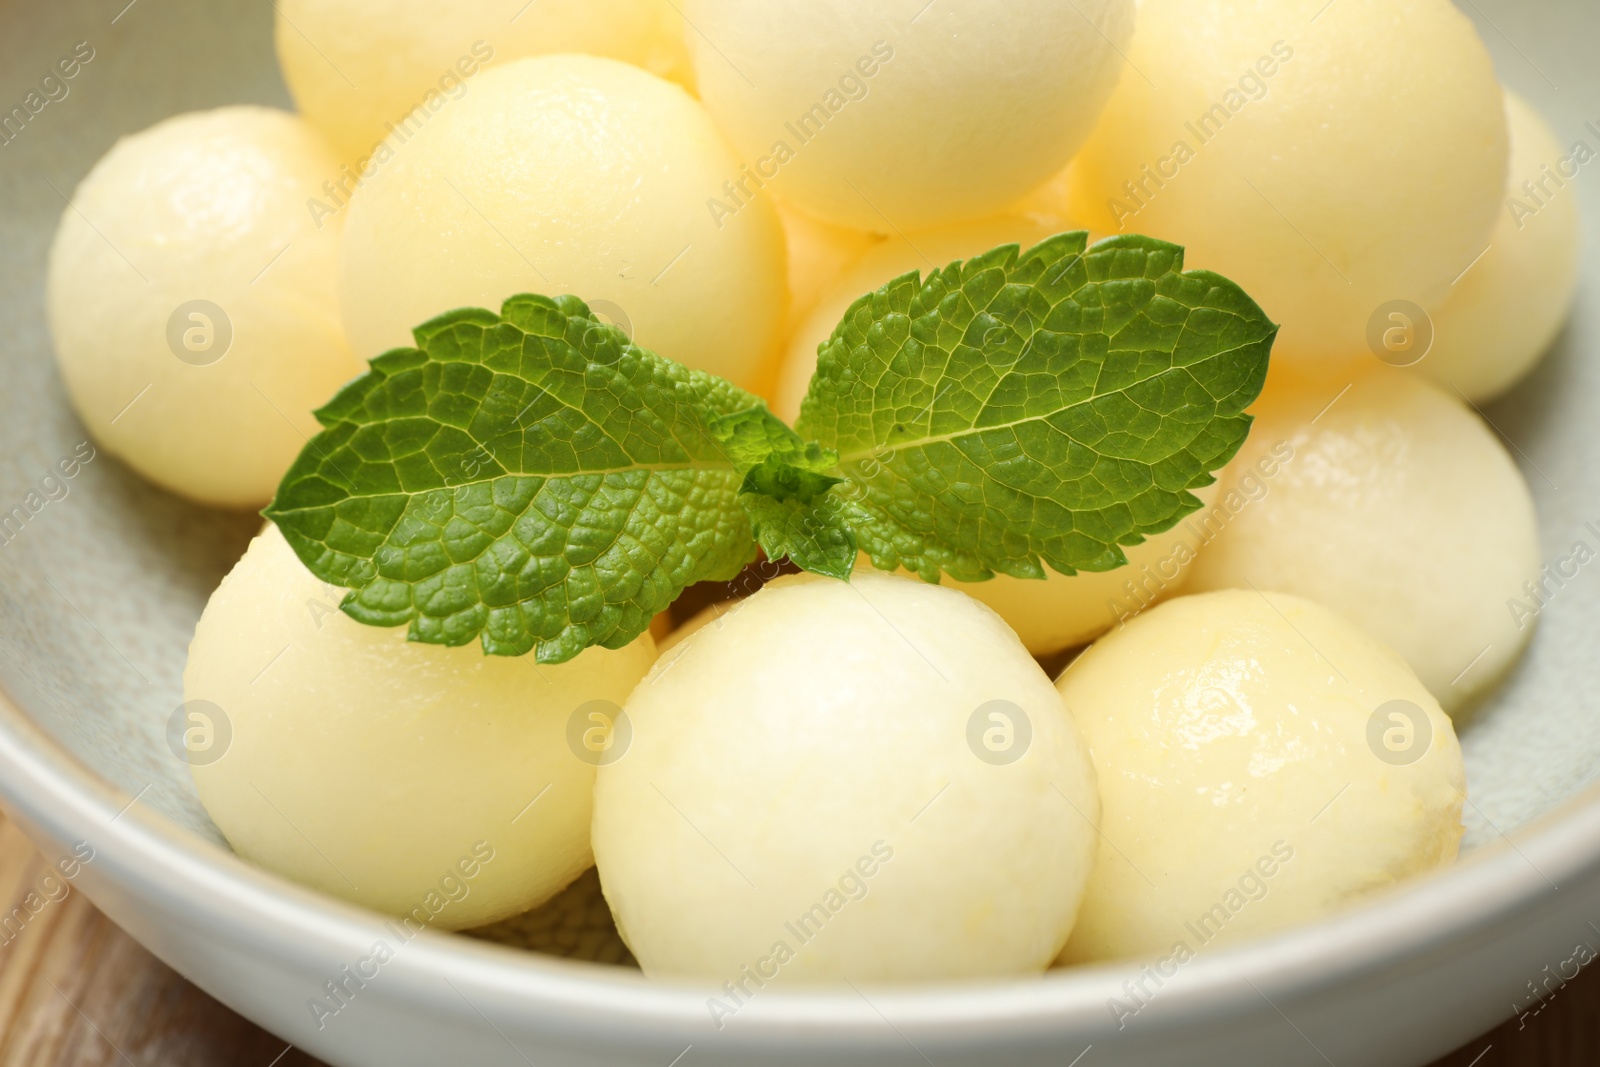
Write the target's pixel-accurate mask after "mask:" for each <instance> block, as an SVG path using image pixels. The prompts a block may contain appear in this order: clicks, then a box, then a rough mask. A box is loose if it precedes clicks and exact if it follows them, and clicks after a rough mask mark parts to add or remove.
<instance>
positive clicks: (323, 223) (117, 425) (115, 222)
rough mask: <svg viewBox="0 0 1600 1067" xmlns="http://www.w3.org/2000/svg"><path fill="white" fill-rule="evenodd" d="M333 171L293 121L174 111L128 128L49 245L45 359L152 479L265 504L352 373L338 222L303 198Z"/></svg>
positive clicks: (106, 434)
mask: <svg viewBox="0 0 1600 1067" xmlns="http://www.w3.org/2000/svg"><path fill="white" fill-rule="evenodd" d="M337 170H338V164H337V162H336V161H335V160H334V158H333V156H332V154H331V153H330V152H329V151H328V149H327V147H326V146H325V145H324V143H323V141H322V139H321V138H320V137H318V136H317V135H316V133H315V132H313V131H312V129H311V128H310V127H309V126H307V125H306V124H305V123H304V122H302V121H301V120H300V119H298V118H296V117H295V116H293V115H290V114H287V113H285V112H282V111H274V110H271V109H268V108H259V107H227V108H220V109H218V110H216V111H202V112H195V113H193V114H188V115H180V116H178V117H176V118H172V119H168V120H166V121H165V122H161V123H158V124H157V125H155V126H152V127H151V128H150V129H148V130H145V131H144V132H142V133H138V134H135V135H133V136H131V137H125V138H123V139H122V140H120V141H118V142H117V144H116V145H115V146H114V147H113V148H112V149H111V151H110V152H108V153H107V154H106V156H105V158H103V159H102V160H100V162H99V163H97V164H96V165H95V167H94V169H93V170H91V171H90V172H89V175H88V177H86V178H84V180H83V182H82V184H80V185H79V186H78V189H77V192H76V193H75V194H74V195H73V198H72V204H71V206H70V207H68V208H67V210H66V211H65V212H64V213H63V214H62V216H61V226H60V228H59V229H57V231H56V237H55V243H54V245H53V246H52V247H51V249H50V265H49V276H48V281H47V283H46V303H47V306H48V310H49V316H50V332H51V334H52V335H53V337H54V339H55V350H56V360H57V362H58V363H59V364H60V367H61V376H62V378H63V379H64V380H65V382H66V386H67V393H68V395H69V396H70V397H71V399H72V404H73V407H75V408H76V409H77V412H78V416H79V417H80V418H81V419H83V421H84V423H85V425H86V426H87V427H88V429H89V432H90V433H91V434H93V435H94V438H95V440H97V441H98V442H100V444H101V445H102V446H103V447H104V448H105V449H106V451H107V452H110V453H111V454H112V455H115V456H117V457H118V458H120V459H121V460H123V461H124V462H125V463H127V464H128V465H129V466H131V467H132V468H133V469H134V470H136V471H138V472H139V473H140V474H142V475H144V476H145V477H146V478H149V479H150V480H151V481H153V482H155V483H157V484H158V485H161V486H162V487H164V488H167V489H170V490H172V491H174V492H177V493H181V494H183V495H184V496H187V497H191V498H193V499H195V500H199V501H202V502H205V503H208V504H219V505H223V506H226V507H253V506H259V505H261V504H265V503H266V502H267V501H268V500H270V499H271V497H272V494H273V491H274V490H275V489H276V488H277V485H278V479H279V478H281V477H282V476H283V472H284V471H285V470H287V469H288V468H289V464H290V463H292V462H293V461H294V458H295V456H296V455H298V454H299V452H300V450H301V449H302V448H303V447H305V441H306V437H307V436H308V435H309V434H312V433H315V432H316V431H317V429H318V426H317V421H316V420H315V419H314V418H312V416H311V412H312V410H313V409H315V408H317V407H320V406H321V405H322V404H324V403H325V402H326V401H327V400H328V399H330V398H331V397H332V396H333V394H334V393H335V392H336V391H337V390H338V388H339V386H340V385H342V384H343V383H344V382H346V381H348V380H349V379H351V378H353V377H355V376H356V375H357V374H359V373H361V370H362V369H363V367H362V364H361V362H360V361H359V360H357V359H356V358H355V356H353V355H352V354H351V351H350V347H349V346H348V345H347V344H346V343H345V338H344V331H343V329H342V328H341V326H340V322H339V307H338V302H337V298H336V295H335V294H336V290H337V285H336V277H337V259H338V241H339V233H340V226H339V220H338V219H322V220H320V221H319V220H318V219H317V218H316V216H314V215H313V214H312V213H311V212H310V211H308V210H307V207H306V202H307V200H308V199H309V198H310V197H312V196H314V195H315V194H316V192H317V190H318V189H319V188H320V187H321V185H322V183H323V182H324V181H326V180H328V179H329V178H330V177H333V176H334V175H335V174H336V173H337Z"/></svg>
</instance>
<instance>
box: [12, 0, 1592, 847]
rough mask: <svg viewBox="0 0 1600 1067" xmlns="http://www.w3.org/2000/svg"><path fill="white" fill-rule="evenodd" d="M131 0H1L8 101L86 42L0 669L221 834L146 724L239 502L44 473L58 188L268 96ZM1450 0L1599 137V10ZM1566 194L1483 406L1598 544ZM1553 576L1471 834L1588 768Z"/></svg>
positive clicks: (1553, 538) (1588, 376) (15, 354)
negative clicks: (132, 138) (1521, 345)
mask: <svg viewBox="0 0 1600 1067" xmlns="http://www.w3.org/2000/svg"><path fill="white" fill-rule="evenodd" d="M135 4H136V5H137V6H135V5H129V7H128V8H127V9H125V10H124V11H123V12H122V14H121V15H118V16H117V17H116V19H115V20H114V21H113V20H112V15H115V14H116V12H114V11H113V12H111V13H110V14H108V13H107V8H106V6H105V5H104V4H102V3H99V2H90V0H59V2H57V3H53V4H49V5H30V6H27V7H11V8H9V9H8V10H7V11H6V13H5V14H4V15H3V16H0V20H3V24H4V25H3V33H0V72H3V73H0V103H3V104H4V106H5V107H8V108H9V106H10V105H11V103H13V102H18V101H21V100H22V99H23V98H24V97H25V96H26V94H27V93H28V92H29V90H30V88H32V87H34V86H35V84H36V83H37V81H38V79H39V78H40V77H42V76H43V75H44V74H46V73H47V72H48V71H49V68H50V66H51V65H52V64H53V63H54V61H55V60H56V59H57V58H58V57H59V56H61V55H65V54H67V53H68V52H70V51H71V50H72V48H73V46H74V45H75V44H76V43H77V42H79V41H84V40H87V41H88V42H89V43H90V44H91V46H92V47H93V48H94V49H95V58H94V59H93V60H92V61H91V62H90V63H89V64H87V65H86V66H85V67H84V69H83V70H82V71H81V72H80V74H79V75H78V76H77V77H76V78H75V79H74V80H73V81H72V83H71V84H70V91H69V93H68V95H67V96H66V97H65V98H63V99H60V100H56V101H52V102H50V103H49V104H48V105H47V106H46V107H45V108H44V109H43V110H42V111H41V112H40V113H39V114H37V115H35V116H33V118H32V120H31V121H30V122H29V124H28V125H27V127H26V129H25V130H24V132H23V133H22V134H21V135H20V136H18V137H17V138H16V139H15V140H14V141H12V142H11V143H9V144H6V145H4V146H3V147H0V194H3V195H0V248H4V249H5V255H4V257H3V259H0V282H3V283H4V284H3V285H0V321H3V322H5V324H6V327H7V328H6V330H5V331H4V334H3V335H0V688H3V689H4V690H5V692H6V693H8V694H9V695H10V696H11V697H12V698H13V699H14V701H15V702H16V704H17V705H18V706H19V707H21V708H22V709H23V710H24V711H25V712H26V713H27V714H28V715H29V716H31V717H32V718H33V719H34V720H35V721H36V722H37V723H38V724H39V725H40V726H41V727H43V728H44V729H45V730H46V731H47V732H48V733H49V734H51V735H52V736H53V737H55V738H56V739H57V740H58V741H59V742H60V743H61V744H62V745H63V746H64V747H66V748H67V749H68V750H70V751H71V752H72V753H74V754H75V755H76V756H77V757H78V758H79V759H81V760H82V761H83V762H84V763H86V764H87V765H88V766H90V767H91V768H93V769H94V770H95V771H96V772H98V773H99V774H100V775H102V776H103V777H104V778H105V779H107V780H108V781H110V782H111V783H114V784H115V785H117V786H120V787H121V788H123V789H125V790H127V791H128V792H129V793H131V794H137V795H138V796H139V797H140V798H141V800H142V802H143V803H146V804H148V805H149V806H150V807H152V808H155V809H156V810H158V811H160V812H162V813H163V814H164V815H165V816H166V817H168V818H169V819H171V820H172V821H173V822H174V823H176V824H178V825H180V826H182V827H184V828H186V829H187V830H189V831H192V833H193V834H195V835H197V837H198V838H200V839H203V841H205V842H209V843H210V845H209V846H206V847H225V846H224V845H223V844H222V839H221V837H220V835H219V834H218V833H217V831H216V828H215V827H214V826H213V825H212V824H211V822H210V820H209V819H208V818H207V817H206V815H205V812H204V811H203V810H202V808H201V807H200V805H199V803H198V800H197V799H196V795H195V791H194V788H193V785H192V783H191V781H190V778H189V774H188V771H187V768H186V766H185V765H184V764H183V763H182V762H181V761H180V760H179V759H178V758H177V757H176V756H175V755H174V753H173V751H172V750H171V748H170V747H169V743H168V740H167V724H168V720H169V718H170V717H171V716H172V714H173V712H174V711H175V710H176V709H177V708H178V705H179V704H180V702H181V700H182V696H181V673H182V669H183V664H184V658H185V654H186V650H187V647H188V643H189V639H190V637H191V635H192V632H193V628H194V624H195V621H196V619H197V618H198V617H199V614H200V611H201V609H202V607H203V606H204V604H205V601H206V598H207V596H208V595H209V594H210V592H211V590H212V589H213V588H214V587H215V585H216V584H217V582H218V581H219V580H220V579H221V577H222V576H223V574H224V573H225V572H226V571H227V570H228V568H229V567H230V566H231V565H232V564H233V562H234V561H235V560H236V559H237V558H238V556H239V555H240V553H241V552H242V551H243V549H244V546H245V544H246V543H247V541H248V540H249V538H250V536H251V535H252V533H253V532H254V531H255V529H256V528H257V527H258V526H259V524H260V520H259V519H258V518H257V517H256V516H254V515H252V514H240V513H223V512H216V511H208V510H206V509H203V508H200V507H197V506H195V505H193V504H190V503H187V502H185V501H182V500H180V499H177V498H175V497H173V496H171V495H169V494H166V493H164V492H162V491H160V490H157V489H155V488H152V487H151V486H149V485H147V484H145V483H144V482H142V481H141V480H140V479H139V478H137V477H136V476H134V475H133V474H132V473H131V472H129V471H128V470H127V469H125V468H124V467H122V466H121V465H120V464H119V463H118V462H117V461H116V460H115V459H113V458H111V457H110V456H108V455H105V454H104V453H100V454H98V455H96V457H95V458H94V459H93V461H92V462H90V463H88V464H86V465H84V466H83V467H82V469H81V471H80V472H79V473H78V474H77V475H76V476H75V477H73V478H71V479H65V480H61V481H57V482H50V483H47V484H46V483H41V479H42V478H44V476H45V475H47V474H48V473H50V472H51V471H52V470H53V469H54V468H55V465H56V463H57V461H58V460H59V459H61V458H64V457H67V456H70V455H72V454H73V452H74V450H75V449H76V448H78V446H79V444H80V442H83V441H85V440H87V435H86V434H85V432H84V430H83V427H82V426H81V425H80V424H79V422H78V421H77V419H76V418H75V417H74V415H73V414H72V411H71V409H70V406H69V405H68V403H67V400H66V397H65V395H64V393H63V390H62V387H61V384H60V382H59V380H58V378H57V375H56V372H55V367H54V364H53V361H52V358H51V353H50V338H49V333H48V330H47V327H46V323H45V317H44V310H43V291H44V263H45V257H46V253H47V250H48V247H49V243H50V240H51V237H52V235H53V233H54V230H55V227H56V223H57V221H58V219H59V217H60V216H61V213H62V212H63V210H65V209H66V206H67V201H66V198H67V197H68V196H70V195H71V192H72V189H73V188H74V187H75V185H76V184H77V182H78V181H79V180H81V178H82V177H83V176H84V174H85V173H86V172H87V171H88V169H89V168H90V167H91V166H92V165H93V164H94V162H95V161H96V160H97V159H98V158H99V157H100V156H101V155H102V154H103V153H104V152H105V151H106V150H107V149H108V148H109V147H110V146H111V144H112V143H113V142H114V141H115V139H116V138H117V137H119V136H121V135H123V134H126V133H130V132H134V131H137V130H140V129H143V128H145V127H147V126H149V125H151V124H152V123H154V122H156V121H158V120H160V119H162V118H165V117H167V116H169V115H172V114H175V113H178V112H181V111H186V110H193V109H198V108H205V107H214V106H218V105H222V104H229V103H240V102H252V103H263V104H269V105H277V106H285V107H287V106H288V97H287V93H286V91H285V89H284V87H283V84H282V81H281V79H280V76H279V74H278V71H277V67H276V63H275V59H274V56H273V51H272V44H271V37H272V32H271V31H272V7H271V4H270V3H269V2H266V0H261V2H250V3H236V4H228V5H216V4H211V3H207V2H206V0H164V2H163V3H160V4H155V3H149V4H138V3H137V0H135ZM112 6H113V7H118V6H120V4H117V5H112ZM1466 10H1467V11H1468V12H1469V14H1472V15H1473V16H1474V18H1475V19H1476V20H1477V21H1478V23H1479V25H1480V28H1481V29H1482V31H1483V34H1484V37H1485V39H1486V41H1487V42H1488V43H1489V45H1490V47H1491V49H1492V50H1493V51H1494V52H1495V54H1496V58H1497V61H1498V62H1499V65H1500V72H1501V77H1502V78H1503V80H1505V81H1506V82H1507V83H1508V84H1509V85H1511V86H1512V87H1513V88H1515V89H1517V90H1518V91H1519V92H1522V93H1523V94H1524V95H1526V96H1528V97H1529V98H1531V99H1532V100H1533V101H1534V102H1535V103H1536V104H1537V105H1539V106H1540V107H1541V108H1542V109H1543V110H1544V111H1545V113H1546V114H1547V115H1548V116H1549V117H1550V119H1551V120H1552V122H1553V124H1554V126H1555V128H1556V130H1557V132H1558V134H1559V135H1560V137H1561V140H1562V141H1563V142H1564V143H1571V142H1573V141H1576V140H1583V141H1585V142H1586V143H1588V144H1589V145H1591V146H1593V147H1594V148H1597V149H1600V110H1597V111H1593V112H1592V113H1585V111H1584V109H1583V104H1584V100H1585V97H1586V96H1588V97H1589V98H1590V99H1600V93H1589V94H1586V93H1584V92H1582V91H1580V89H1581V88H1582V87H1588V88H1597V87H1600V84H1597V83H1600V75H1597V74H1596V73H1595V72H1594V71H1593V70H1592V68H1591V66H1590V65H1587V64H1586V61H1585V59H1584V57H1583V55H1582V46H1581V42H1582V41H1584V40H1593V39H1595V34H1594V33H1593V32H1592V31H1595V30H1600V11H1597V10H1596V9H1594V8H1592V7H1587V8H1581V9H1580V7H1579V5H1578V4H1577V3H1551V4H1546V5H1540V6H1539V7H1538V8H1537V9H1535V10H1526V9H1524V8H1523V7H1521V6H1520V5H1518V4H1517V3H1516V2H1515V0H1493V2H1491V0H1483V2H1482V4H1481V7H1480V6H1479V5H1477V4H1472V3H1468V4H1467V5H1466ZM1502 26H1503V27H1504V28H1505V29H1506V30H1507V31H1509V32H1510V34H1511V36H1510V37H1507V36H1506V35H1504V34H1502V33H1501V32H1500V29H1499V27H1502ZM1585 29H1588V30H1589V31H1591V32H1589V33H1587V34H1586V33H1584V32H1583V31H1584V30H1585ZM1552 77H1555V78H1556V79H1557V81H1552V80H1551V78H1552ZM1558 82H1559V84H1560V85H1561V86H1562V87H1563V88H1558V87H1557V84H1558ZM1590 120H1595V124H1594V125H1593V126H1588V125H1586V123H1588V122H1589V121H1590ZM1555 162H1556V161H1554V160H1552V161H1551V164H1552V166H1553V165H1554V164H1555ZM1568 194H1569V195H1576V196H1578V197H1579V198H1580V200H1581V202H1582V206H1583V210H1584V226H1585V249H1586V254H1585V276H1584V279H1583V282H1582V284H1581V288H1580V296H1579V303H1578V308H1577V310H1576V313H1575V314H1574V316H1573V319H1572V321H1571V323H1570V324H1569V325H1568V327H1567V328H1566V330H1565V331H1564V333H1563V334H1562V336H1561V338H1560V339H1559V341H1558V342H1557V344H1556V347H1555V349H1554V351H1553V352H1552V353H1551V354H1550V355H1549V357H1548V358H1547V359H1546V360H1545V362H1544V363H1543V364H1542V365H1541V366H1540V368H1539V369H1538V370H1537V371H1536V372H1535V373H1534V375H1533V376H1532V377H1531V378H1529V379H1528V380H1527V381H1526V382H1524V383H1523V384H1522V385H1521V386H1520V387H1519V388H1518V389H1517V390H1516V391H1515V392H1514V393H1513V394H1512V395H1510V396H1508V397H1506V398H1505V399H1503V400H1501V401H1499V402H1497V403H1495V404H1493V405H1490V406H1487V407H1486V408H1484V409H1483V412H1482V414H1483V415H1484V417H1485V419H1486V420H1488V421H1489V423H1490V424H1491V425H1492V426H1493V427H1494V428H1495V429H1496V431H1498V432H1499V433H1500V434H1501V436H1502V437H1503V438H1504V439H1505V440H1506V442H1507V443H1508V445H1509V447H1510V449H1511V452H1512V455H1513V456H1515V457H1516V459H1517V461H1518V463H1519V464H1520V466H1521V468H1522V470H1523V472H1524V474H1525V475H1526V476H1527V479H1528V482H1529V485H1530V486H1531V488H1532V490H1533V494H1534V497H1535V500H1536V502H1537V506H1538V511H1539V519H1540V523H1541V527H1542V531H1543V533H1542V537H1543V547H1544V551H1545V555H1546V559H1547V560H1550V561H1555V560H1557V559H1558V558H1561V557H1565V556H1569V555H1570V554H1571V553H1572V552H1573V550H1574V547H1575V545H1577V544H1578V543H1583V544H1585V545H1587V546H1589V548H1590V549H1592V550H1600V463H1597V462H1596V459H1597V458H1600V442H1597V441H1596V439H1595V437H1594V435H1593V431H1592V427H1593V426H1595V425H1596V424H1600V361H1597V360H1595V359H1592V358H1589V353H1591V352H1592V351H1594V350H1595V348H1596V345H1597V342H1600V276H1597V275H1596V272H1595V267H1596V265H1597V262H1596V249H1597V248H1600V239H1597V237H1600V235H1597V232H1596V229H1597V224H1600V177H1591V176H1590V175H1589V173H1588V172H1587V171H1584V172H1581V173H1580V175H1579V177H1578V178H1576V179H1575V180H1574V182H1573V183H1572V186H1571V187H1570V189H1569V190H1568ZM129 399H130V401H131V400H133V399H134V398H133V397H130V398H129ZM7 521H9V525H4V523H6V522H7ZM1591 523H1592V525H1591ZM1563 577H1564V584H1562V585H1561V586H1560V587H1559V588H1557V589H1556V591H1555V593H1554V595H1553V596H1552V597H1551V598H1550V600H1549V603H1548V605H1547V606H1546V607H1545V608H1544V609H1543V611H1542V612H1541V613H1540V615H1539V618H1538V632H1537V633H1536V635H1535V636H1534V639H1533V642H1532V646H1531V649H1530V651H1529V653H1528V655H1527V656H1526V658H1525V659H1524V660H1523V662H1522V664H1521V665H1520V666H1519V668H1518V669H1517V670H1516V671H1515V673H1514V674H1513V675H1512V676H1511V677H1510V678H1509V679H1508V680H1507V682H1506V683H1505V685H1504V686H1503V687H1502V688H1501V689H1500V690H1499V691H1498V692H1497V693H1496V694H1495V695H1494V697H1493V698H1492V699H1490V700H1489V701H1488V702H1487V703H1486V704H1485V705H1484V706H1483V707H1482V708H1481V709H1479V710H1478V711H1477V712H1476V713H1475V714H1474V715H1473V716H1472V717H1471V719H1470V720H1469V721H1467V722H1465V723H1464V724H1463V726H1462V730H1461V732H1462V740H1463V746H1464V750H1465V756H1466V762H1467V774H1468V781H1469V786H1470V802H1469V805H1468V808H1467V811H1466V813H1465V820H1466V823H1467V827H1468V830H1467V838H1466V845H1467V847H1468V848H1469V849H1473V848H1478V847H1481V846H1483V845H1484V844H1486V843H1488V842H1490V841H1491V840H1493V839H1495V838H1497V837H1499V836H1500V835H1502V834H1504V833H1507V832H1509V831H1511V830H1513V829H1514V828H1516V827H1518V826H1520V825H1522V824H1523V823H1525V822H1527V821H1528V820H1530V819H1532V818H1534V817H1536V816H1538V815H1540V814H1541V813H1543V812H1545V811H1547V810H1549V809H1551V808H1552V807H1553V806H1555V805H1557V804H1559V803H1560V802H1562V801H1563V800H1565V799H1567V798H1569V797H1571V796H1573V795H1574V794H1575V793H1576V792H1578V791H1579V790H1580V789H1581V788H1582V787H1584V786H1585V785H1586V784H1588V783H1590V782H1592V781H1593V780H1594V779H1595V778H1596V777H1597V775H1600V716H1597V715H1595V714H1594V713H1593V706H1594V703H1595V698H1594V693H1595V692H1596V691H1597V689H1600V657H1597V656H1595V655H1594V653H1593V647H1592V635H1593V634H1594V633H1596V632H1600V595H1597V587H1596V584H1595V583H1596V579H1595V577H1594V575H1592V574H1590V573H1589V570H1588V569H1587V568H1585V569H1582V570H1580V571H1578V573H1577V574H1576V575H1575V576H1572V577H1565V576H1563ZM1508 610H1509V609H1508ZM263 666H265V664H263Z"/></svg>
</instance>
